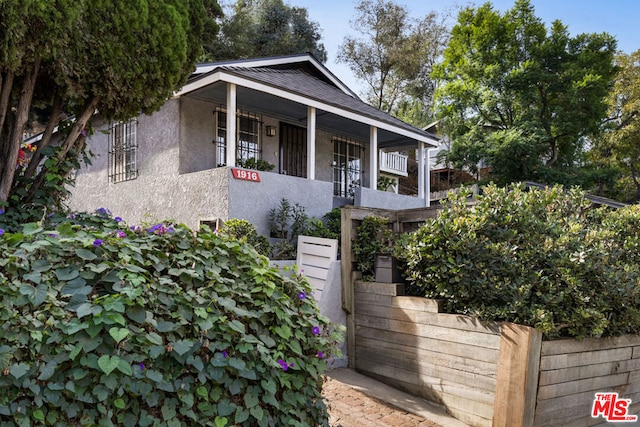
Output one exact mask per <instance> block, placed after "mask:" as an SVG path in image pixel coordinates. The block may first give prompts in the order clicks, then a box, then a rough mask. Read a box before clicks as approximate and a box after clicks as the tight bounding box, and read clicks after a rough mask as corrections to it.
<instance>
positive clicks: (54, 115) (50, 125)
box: [24, 96, 62, 178]
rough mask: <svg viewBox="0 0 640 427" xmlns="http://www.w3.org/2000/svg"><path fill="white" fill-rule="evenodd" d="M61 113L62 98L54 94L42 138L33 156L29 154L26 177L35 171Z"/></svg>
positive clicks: (29, 176)
mask: <svg viewBox="0 0 640 427" xmlns="http://www.w3.org/2000/svg"><path fill="white" fill-rule="evenodd" d="M61 113H62V98H61V97H59V96H55V97H54V100H53V111H52V112H51V116H50V117H49V121H48V122H47V127H46V128H45V129H44V132H43V133H42V138H41V139H40V141H38V143H37V145H36V147H37V148H36V151H35V152H34V153H33V156H31V160H30V161H29V166H28V167H27V170H26V171H25V172H24V176H25V177H26V178H31V177H32V176H33V174H34V173H35V171H36V169H37V167H38V164H39V163H40V159H41V158H42V150H44V149H45V148H47V147H48V146H49V143H50V142H51V135H53V130H54V129H55V127H56V126H57V125H58V123H59V122H60V114H61Z"/></svg>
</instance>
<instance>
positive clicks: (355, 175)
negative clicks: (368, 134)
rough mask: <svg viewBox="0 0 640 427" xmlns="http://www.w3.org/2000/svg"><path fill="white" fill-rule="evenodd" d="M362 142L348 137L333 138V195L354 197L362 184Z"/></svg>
mask: <svg viewBox="0 0 640 427" xmlns="http://www.w3.org/2000/svg"><path fill="white" fill-rule="evenodd" d="M363 151H364V148H363V146H362V143H360V142H358V141H355V140H352V139H348V138H334V139H333V195H334V196H339V197H350V198H353V197H354V194H355V189H356V187H359V186H360V185H362V174H363V172H364V171H363V164H362V153H363Z"/></svg>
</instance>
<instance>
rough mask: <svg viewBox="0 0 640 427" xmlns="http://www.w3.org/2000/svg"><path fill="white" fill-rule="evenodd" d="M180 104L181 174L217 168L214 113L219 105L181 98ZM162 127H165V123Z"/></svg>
mask: <svg viewBox="0 0 640 427" xmlns="http://www.w3.org/2000/svg"><path fill="white" fill-rule="evenodd" d="M179 102H180V123H181V126H180V153H179V154H180V173H189V172H197V171H202V170H206V169H212V168H215V167H216V158H215V147H216V146H215V145H214V144H213V141H214V140H215V120H214V115H213V112H214V111H215V109H216V107H217V105H216V104H214V103H211V102H204V101H200V100H197V99H192V98H188V97H182V98H180V101H179ZM159 123H162V122H159ZM162 125H163V126H164V123H162ZM176 141H177V140H176ZM174 143H175V141H174Z"/></svg>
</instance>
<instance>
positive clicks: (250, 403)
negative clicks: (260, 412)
mask: <svg viewBox="0 0 640 427" xmlns="http://www.w3.org/2000/svg"><path fill="white" fill-rule="evenodd" d="M258 403H260V399H258V395H256V394H255V393H252V392H247V393H246V394H245V395H244V405H245V406H246V407H247V408H253V407H254V406H256V405H257V404H258Z"/></svg>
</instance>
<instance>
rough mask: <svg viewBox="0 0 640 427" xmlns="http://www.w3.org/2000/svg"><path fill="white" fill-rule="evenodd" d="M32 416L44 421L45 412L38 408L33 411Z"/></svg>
mask: <svg viewBox="0 0 640 427" xmlns="http://www.w3.org/2000/svg"><path fill="white" fill-rule="evenodd" d="M32 417H33V418H34V419H36V420H38V421H44V412H42V409H36V410H35V411H33V414H32Z"/></svg>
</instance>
